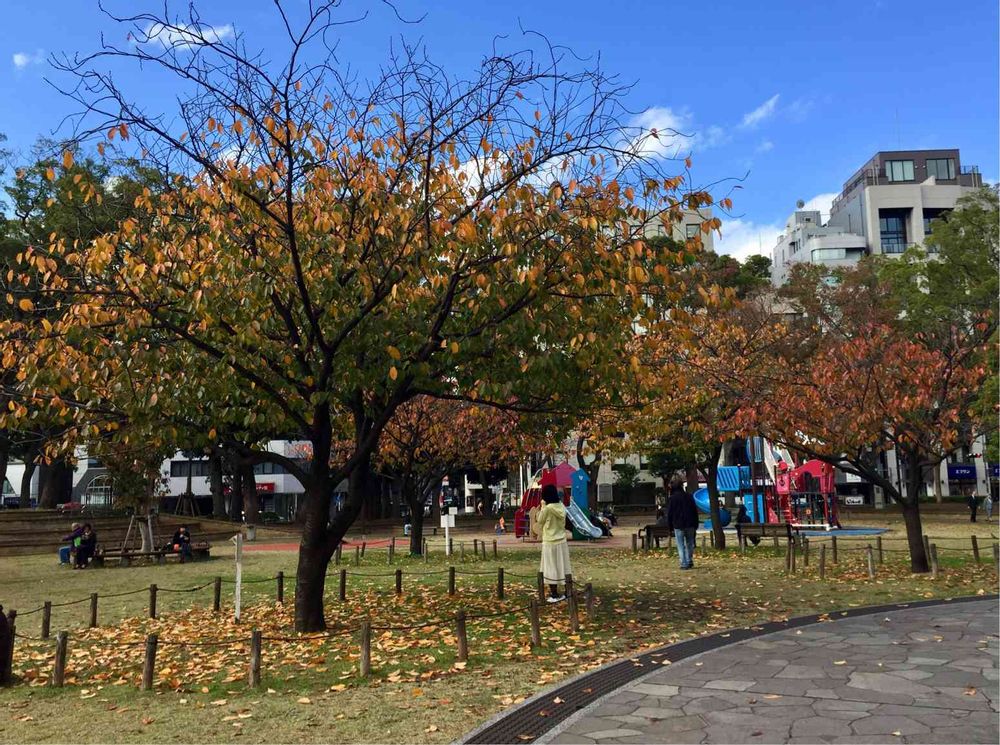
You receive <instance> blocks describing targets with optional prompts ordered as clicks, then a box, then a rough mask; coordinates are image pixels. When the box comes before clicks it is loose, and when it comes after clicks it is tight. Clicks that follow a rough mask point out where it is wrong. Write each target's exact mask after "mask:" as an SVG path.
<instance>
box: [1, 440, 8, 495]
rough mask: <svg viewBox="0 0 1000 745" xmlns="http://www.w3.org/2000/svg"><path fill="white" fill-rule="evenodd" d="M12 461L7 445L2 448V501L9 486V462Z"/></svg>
mask: <svg viewBox="0 0 1000 745" xmlns="http://www.w3.org/2000/svg"><path fill="white" fill-rule="evenodd" d="M9 462H10V451H8V450H7V448H6V447H4V448H2V449H0V502H2V501H3V494H4V491H5V488H6V486H7V464H8V463H9Z"/></svg>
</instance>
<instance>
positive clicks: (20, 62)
mask: <svg viewBox="0 0 1000 745" xmlns="http://www.w3.org/2000/svg"><path fill="white" fill-rule="evenodd" d="M11 59H12V61H13V63H14V67H16V68H17V69H18V70H23V69H24V68H26V67H30V66H31V65H40V64H42V63H43V62H44V61H45V50H44V49H36V50H35V51H34V52H33V53H32V52H14V55H13V57H12V58H11Z"/></svg>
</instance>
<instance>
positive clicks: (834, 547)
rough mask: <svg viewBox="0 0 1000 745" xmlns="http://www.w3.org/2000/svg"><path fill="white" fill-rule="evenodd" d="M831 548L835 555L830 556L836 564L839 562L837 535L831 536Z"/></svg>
mask: <svg viewBox="0 0 1000 745" xmlns="http://www.w3.org/2000/svg"><path fill="white" fill-rule="evenodd" d="M830 548H831V550H832V553H833V555H832V556H831V557H830V558H831V559H832V560H833V563H834V564H836V563H837V536H835V535H832V536H830Z"/></svg>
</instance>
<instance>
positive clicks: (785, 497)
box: [768, 460, 840, 528]
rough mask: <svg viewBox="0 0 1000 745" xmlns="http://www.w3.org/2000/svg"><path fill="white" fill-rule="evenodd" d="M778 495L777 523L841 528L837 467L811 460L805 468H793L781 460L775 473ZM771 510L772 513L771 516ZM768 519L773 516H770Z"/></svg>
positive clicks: (775, 488)
mask: <svg viewBox="0 0 1000 745" xmlns="http://www.w3.org/2000/svg"><path fill="white" fill-rule="evenodd" d="M774 493H775V497H776V498H777V508H778V509H777V512H778V513H779V514H780V518H778V515H775V516H774V518H775V519H774V520H773V521H775V522H788V523H791V524H792V525H817V524H820V525H824V526H826V527H828V528H839V527H840V518H839V515H838V514H837V489H836V486H835V485H834V472H833V466H831V465H830V464H829V463H824V462H823V461H821V460H809V461H806V462H805V463H803V464H802V465H801V466H796V467H794V468H789V466H788V464H787V463H785V462H784V461H779V462H778V463H777V464H776V468H775V474H774ZM769 506H770V505H769ZM771 511H772V510H771V509H769V510H768V512H769V513H770V512H771ZM768 517H769V518H770V517H771V516H770V514H769V515H768Z"/></svg>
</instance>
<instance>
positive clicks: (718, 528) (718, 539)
mask: <svg viewBox="0 0 1000 745" xmlns="http://www.w3.org/2000/svg"><path fill="white" fill-rule="evenodd" d="M721 453H722V445H718V446H716V447H715V448H714V449H713V450H712V454H711V456H710V458H709V461H708V463H707V464H706V466H707V467H706V469H705V470H706V471H707V472H708V505H709V510H710V513H709V514H710V515H711V517H712V534H713V537H714V539H715V548H716V549H717V550H719V551H721V550H723V549H725V547H726V533H725V531H724V530H723V529H722V517H721V514H720V511H719V482H718V475H719V455H720V454H721Z"/></svg>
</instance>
